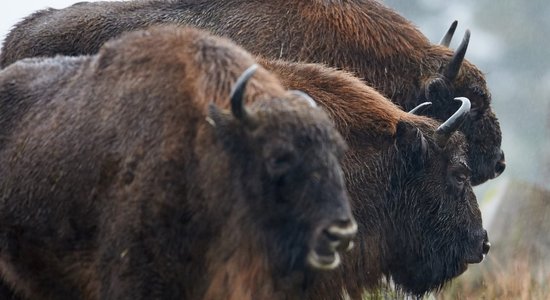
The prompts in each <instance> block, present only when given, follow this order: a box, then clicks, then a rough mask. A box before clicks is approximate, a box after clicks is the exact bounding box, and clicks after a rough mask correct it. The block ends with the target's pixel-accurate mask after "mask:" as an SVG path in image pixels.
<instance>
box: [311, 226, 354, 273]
mask: <svg viewBox="0 0 550 300" xmlns="http://www.w3.org/2000/svg"><path fill="white" fill-rule="evenodd" d="M356 233H357V223H356V222H355V220H353V219H347V220H344V221H337V222H334V223H332V224H330V225H329V226H326V227H324V228H321V230H319V233H318V234H317V237H316V238H315V240H314V242H313V247H312V249H311V250H310V251H309V253H308V257H307V262H308V264H309V265H310V266H311V267H313V268H315V269H321V270H331V269H334V268H336V267H338V266H339V265H340V261H341V259H340V254H339V253H338V252H340V251H348V250H350V249H351V248H353V241H352V239H353V238H354V237H355V234H356Z"/></svg>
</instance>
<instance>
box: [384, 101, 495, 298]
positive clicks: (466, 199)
mask: <svg viewBox="0 0 550 300" xmlns="http://www.w3.org/2000/svg"><path fill="white" fill-rule="evenodd" d="M457 99H458V100H460V101H457V102H461V103H462V104H461V106H460V108H459V109H458V110H457V111H456V112H455V114H453V115H452V116H451V117H450V118H449V119H448V120H447V121H446V122H444V123H443V124H441V125H440V126H438V127H437V128H436V124H434V123H433V122H431V121H430V120H427V119H422V120H421V119H418V120H416V121H414V119H411V120H407V121H401V122H399V124H398V126H397V130H396V147H395V148H396V150H394V151H395V153H396V156H397V157H396V159H397V161H399V162H400V163H399V164H398V165H399V168H400V169H399V170H397V171H395V172H392V174H394V175H392V176H391V177H390V181H391V186H392V187H393V188H392V189H391V192H390V193H392V195H390V197H388V199H390V202H389V203H386V204H385V205H384V209H385V210H386V213H388V215H387V219H388V220H389V221H387V222H388V226H386V228H387V230H388V232H386V237H385V238H386V242H387V244H386V245H387V249H386V251H387V253H388V255H389V256H388V260H387V261H388V266H387V268H388V273H389V275H391V277H392V278H393V280H394V281H395V282H396V283H397V284H398V285H399V286H401V287H402V288H403V289H404V290H406V291H407V292H411V293H414V294H417V295H421V294H423V293H425V292H427V291H430V290H433V289H438V288H440V287H441V286H442V285H443V284H444V283H445V282H447V281H448V280H450V279H452V278H453V277H455V276H458V275H459V274H461V273H462V272H464V271H465V270H466V268H467V265H468V264H471V263H479V262H480V261H481V260H482V259H483V257H484V255H485V254H487V252H488V250H489V247H490V244H489V242H488V237H487V232H486V231H485V230H484V229H483V227H482V222H481V213H480V211H479V208H478V205H477V201H476V197H475V195H474V193H473V191H472V186H471V184H470V174H471V169H470V166H469V164H468V160H467V156H466V153H465V149H466V141H465V139H464V136H463V135H462V134H461V133H459V132H456V130H457V129H458V127H459V126H460V125H461V124H462V122H463V121H464V120H465V119H467V118H468V115H469V109H470V102H469V101H468V99H466V98H457ZM393 193H397V194H393Z"/></svg>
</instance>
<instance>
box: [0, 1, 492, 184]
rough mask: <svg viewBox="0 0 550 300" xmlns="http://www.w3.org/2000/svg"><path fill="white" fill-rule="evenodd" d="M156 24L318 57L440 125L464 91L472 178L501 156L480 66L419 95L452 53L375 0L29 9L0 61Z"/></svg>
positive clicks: (92, 43) (87, 46)
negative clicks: (420, 108)
mask: <svg viewBox="0 0 550 300" xmlns="http://www.w3.org/2000/svg"><path fill="white" fill-rule="evenodd" d="M266 12H269V13H268V14H267V13H266ZM160 23H177V24H189V25H193V26H197V27H201V28H205V29H209V30H212V31H213V32H214V33H215V34H219V35H224V36H227V37H230V38H231V39H233V40H235V41H236V42H237V43H239V44H240V45H242V46H243V47H244V48H245V49H247V50H248V51H250V52H252V53H254V54H257V55H262V56H265V57H268V58H271V59H285V60H289V61H303V62H312V63H324V64H327V65H329V66H333V67H337V68H342V69H345V70H348V71H351V72H353V73H355V74H357V76H359V77H360V78H363V79H365V81H366V82H367V83H368V84H369V85H371V86H372V87H374V88H376V89H377V90H378V91H380V92H381V93H382V94H383V95H384V96H386V97H388V98H389V99H391V100H392V101H393V102H394V103H397V104H399V105H400V106H401V107H403V108H404V109H405V110H410V109H412V108H413V107H415V106H416V105H418V104H419V103H422V102H424V101H427V100H428V101H432V102H434V105H433V107H432V108H431V109H430V110H428V112H427V113H428V115H429V116H432V117H435V118H436V119H438V120H440V121H443V120H446V119H447V118H448V117H449V116H450V115H451V114H452V112H454V111H455V110H456V108H457V107H458V106H457V105H456V104H455V103H454V102H453V101H452V98H454V97H467V98H469V99H470V101H471V102H472V106H473V108H474V111H475V113H472V117H471V118H470V119H469V120H467V121H466V124H465V125H464V127H463V128H462V132H464V134H465V136H466V139H467V140H468V144H469V148H468V151H469V154H468V156H469V163H470V166H471V167H472V169H473V176H472V183H473V184H474V185H478V184H481V183H483V182H485V181H486V180H488V179H490V178H492V177H493V176H494V173H495V164H496V162H497V161H498V160H500V159H501V158H502V157H501V153H500V145H501V139H502V137H501V135H502V134H501V131H500V125H499V123H498V120H497V118H496V116H495V114H494V112H493V110H492V108H491V105H490V104H491V95H490V92H489V90H488V88H487V83H486V81H485V78H484V76H483V74H482V73H481V71H480V70H479V69H478V68H477V67H476V66H474V65H473V64H471V63H469V62H467V61H465V62H464V64H463V65H462V67H461V70H460V73H459V75H458V78H457V79H456V80H455V81H454V82H443V84H442V85H438V88H437V89H438V90H437V91H436V92H432V93H429V92H428V91H430V89H431V88H430V86H432V83H433V81H434V80H436V79H440V78H441V72H442V71H443V69H444V68H445V66H446V64H447V63H448V62H449V60H450V58H451V56H452V54H453V52H452V50H450V49H448V48H446V47H442V46H438V45H433V44H431V43H430V42H429V41H428V39H427V38H426V37H425V36H424V35H423V34H422V33H421V32H420V31H419V30H418V29H417V28H416V27H415V26H414V25H413V24H412V23H410V22H409V21H408V20H406V19H405V18H403V17H402V16H400V15H399V14H397V13H396V12H394V11H393V10H391V9H389V8H388V7H386V6H384V5H383V4H381V3H379V2H377V1H375V0H329V1H327V0H300V1H295V0H277V1H272V0H269V1H265V0H253V1H243V0H223V1H208V0H183V1H181V0H180V1H178V0H172V1H150V0H145V1H139V0H138V1H130V2H101V3H97V2H96V3H85V4H76V5H73V6H71V7H69V8H66V9H62V10H55V9H49V10H42V11H39V12H36V13H35V14H33V15H31V16H29V17H27V18H26V19H25V20H23V21H22V22H20V23H19V24H17V25H16V26H15V28H14V29H13V30H12V31H11V32H10V33H9V35H8V36H7V38H6V40H5V43H4V47H3V49H2V53H1V55H0V66H7V65H8V64H10V63H12V62H14V61H16V60H17V59H21V58H25V57H33V56H54V55H56V54H64V55H77V54H93V53H96V52H97V50H98V49H99V47H100V46H101V45H102V44H103V43H104V42H105V41H107V40H108V39H110V38H112V37H116V36H118V35H120V34H121V33H122V32H124V31H129V30H134V29H140V28H145V27H147V26H150V25H151V24H160ZM443 29H444V28H442V33H443V31H444V30H443ZM68 41H70V42H68Z"/></svg>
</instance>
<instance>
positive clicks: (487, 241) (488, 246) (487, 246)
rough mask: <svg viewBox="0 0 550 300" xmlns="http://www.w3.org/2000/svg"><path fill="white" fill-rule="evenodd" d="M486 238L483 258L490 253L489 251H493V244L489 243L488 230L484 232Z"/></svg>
mask: <svg viewBox="0 0 550 300" xmlns="http://www.w3.org/2000/svg"><path fill="white" fill-rule="evenodd" d="M484 232H485V236H484V238H483V245H482V247H481V253H483V258H485V255H487V253H489V249H491V243H489V236H488V235H487V230H484Z"/></svg>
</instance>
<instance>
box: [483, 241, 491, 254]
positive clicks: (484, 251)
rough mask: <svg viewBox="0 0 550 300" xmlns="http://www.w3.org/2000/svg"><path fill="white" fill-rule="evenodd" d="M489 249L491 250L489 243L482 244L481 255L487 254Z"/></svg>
mask: <svg viewBox="0 0 550 300" xmlns="http://www.w3.org/2000/svg"><path fill="white" fill-rule="evenodd" d="M489 249H491V243H489V242H488V241H485V242H483V249H482V251H483V254H485V255H486V254H487V253H489Z"/></svg>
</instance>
